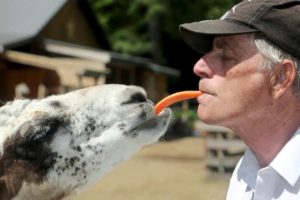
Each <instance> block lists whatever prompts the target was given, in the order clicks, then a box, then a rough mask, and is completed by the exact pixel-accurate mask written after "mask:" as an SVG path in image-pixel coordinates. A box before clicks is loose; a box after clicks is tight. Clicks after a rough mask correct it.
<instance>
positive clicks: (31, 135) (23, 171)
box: [0, 84, 172, 200]
mask: <svg viewBox="0 0 300 200" xmlns="http://www.w3.org/2000/svg"><path fill="white" fill-rule="evenodd" d="M153 107H154V105H153V103H152V102H151V101H149V100H148V99H147V97H146V93H145V91H144V90H143V89H142V88H140V87H137V86H125V85H117V84H108V85H102V86H94V87H90V88H85V89H81V90H76V91H73V92H69V93H67V94H63V95H57V96H50V97H47V98H44V99H40V100H29V99H23V100H14V101H11V102H8V103H6V104H5V105H4V106H2V107H0V132H1V133H0V199H1V200H42V199H43V200H61V199H65V198H67V197H69V196H71V195H73V194H75V193H78V191H80V190H82V189H84V188H86V187H88V186H89V185H91V184H94V183H95V182H96V181H98V180H99V179H101V177H103V176H104V175H105V174H106V173H107V172H109V171H110V170H111V169H112V168H114V167H115V166H116V165H117V164H119V163H121V162H122V161H125V160H127V159H129V158H130V157H131V156H132V155H133V154H134V153H136V152H137V151H138V150H139V149H141V148H142V147H144V146H145V145H149V144H152V143H155V142H157V141H158V140H159V138H160V137H161V136H162V135H163V134H164V133H165V131H166V129H167V127H168V125H169V122H170V119H171V116H172V112H171V110H170V109H165V110H164V111H163V112H162V113H161V114H159V115H158V116H156V115H155V113H154V108H153Z"/></svg>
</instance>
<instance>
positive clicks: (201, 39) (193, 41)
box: [179, 19, 258, 53]
mask: <svg viewBox="0 0 300 200" xmlns="http://www.w3.org/2000/svg"><path fill="white" fill-rule="evenodd" d="M179 29H180V32H181V35H182V37H183V39H184V41H185V42H186V43H187V44H188V45H189V46H190V47H191V48H192V49H194V50H196V51H198V52H200V53H206V52H208V51H210V50H211V49H212V42H213V38H214V37H215V36H217V35H234V34H242V33H253V32H257V31H258V30H257V29H254V28H252V27H249V26H247V25H242V24H238V23H234V22H230V21H226V20H222V19H219V20H205V21H200V22H193V23H186V24H181V25H180V26H179Z"/></svg>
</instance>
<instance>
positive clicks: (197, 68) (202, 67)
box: [193, 55, 213, 78]
mask: <svg viewBox="0 0 300 200" xmlns="http://www.w3.org/2000/svg"><path fill="white" fill-rule="evenodd" d="M193 70H194V73H195V74H196V75H197V76H199V77H201V78H211V77H212V75H213V71H212V69H211V67H210V65H209V63H208V57H207V56H206V55H204V56H203V57H202V58H200V59H199V60H198V62H196V63H195V65H194V68H193Z"/></svg>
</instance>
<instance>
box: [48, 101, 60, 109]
mask: <svg viewBox="0 0 300 200" xmlns="http://www.w3.org/2000/svg"><path fill="white" fill-rule="evenodd" d="M50 106H52V107H54V108H61V107H62V104H61V103H60V102H59V101H51V102H50Z"/></svg>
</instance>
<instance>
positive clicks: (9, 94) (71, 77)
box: [0, 0, 180, 101]
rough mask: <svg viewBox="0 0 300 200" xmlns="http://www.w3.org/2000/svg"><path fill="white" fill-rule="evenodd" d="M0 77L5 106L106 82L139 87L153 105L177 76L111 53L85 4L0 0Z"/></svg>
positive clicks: (61, 0) (82, 0)
mask: <svg viewBox="0 0 300 200" xmlns="http://www.w3.org/2000/svg"><path fill="white" fill-rule="evenodd" d="M0 73H1V77H2V78H1V82H0V99H1V100H4V101H7V100H12V99H13V98H15V97H16V96H17V97H19V96H25V97H29V98H38V97H43V96H47V95H51V94H58V93H63V92H66V91H70V90H74V89H78V88H82V87H87V86H91V85H95V84H105V83H121V84H134V85H140V86H142V87H144V88H145V89H146V91H147V92H148V95H149V97H150V98H151V99H152V100H154V101H157V100H159V99H161V98H162V97H163V96H165V95H166V93H167V92H168V80H169V79H170V78H176V77H178V76H179V75H180V73H179V72H178V71H177V70H174V69H171V68H168V67H164V66H161V65H157V64H154V63H153V62H151V61H150V60H147V59H144V58H140V57H135V56H129V55H122V54H118V53H116V52H112V51H111V49H110V45H109V42H108V40H107V39H106V36H105V34H104V33H103V31H102V29H101V26H100V24H99V23H98V21H97V19H96V16H95V15H94V13H93V10H92V9H91V7H90V5H89V3H88V1H87V0H69V1H68V0H55V1H53V0H43V1H40V0H26V1H21V0H18V1H11V0H1V1H0ZM24 86H25V87H24ZM26 87H27V89H25V88H26ZM20 88H21V89H22V90H20ZM25 90H26V91H25ZM24 92H25V93H24Z"/></svg>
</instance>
